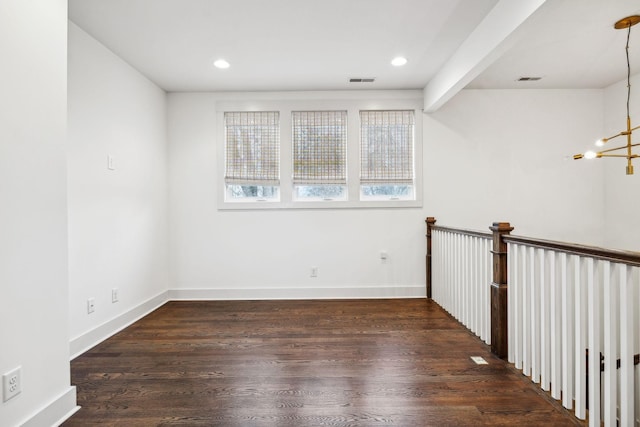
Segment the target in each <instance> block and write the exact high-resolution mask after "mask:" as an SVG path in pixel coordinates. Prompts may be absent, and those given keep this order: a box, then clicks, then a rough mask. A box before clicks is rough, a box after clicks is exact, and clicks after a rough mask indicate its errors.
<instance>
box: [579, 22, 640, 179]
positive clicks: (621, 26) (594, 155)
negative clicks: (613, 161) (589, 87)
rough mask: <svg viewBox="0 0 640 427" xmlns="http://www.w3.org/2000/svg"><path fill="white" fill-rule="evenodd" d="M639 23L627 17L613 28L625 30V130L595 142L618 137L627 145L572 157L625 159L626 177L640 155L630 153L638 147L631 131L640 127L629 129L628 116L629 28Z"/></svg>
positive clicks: (629, 84) (629, 92)
mask: <svg viewBox="0 0 640 427" xmlns="http://www.w3.org/2000/svg"><path fill="white" fill-rule="evenodd" d="M638 22H640V15H632V16H627V17H626V18H622V19H621V20H619V21H618V22H616V23H615V24H614V26H613V28H615V29H616V30H622V29H625V28H626V29H627V45H626V48H625V49H626V53H627V129H626V130H624V131H622V132H620V133H618V134H616V135H613V136H610V137H608V138H602V139H599V140H598V141H596V146H598V147H603V146H604V145H605V144H606V143H607V142H609V141H610V140H612V139H614V138H617V137H619V136H626V137H627V143H626V145H622V146H620V147H615V148H608V149H606V150H601V151H587V152H586V153H584V154H576V155H575V156H573V158H574V160H579V159H583V158H584V159H595V158H601V157H623V158H626V159H627V175H633V164H631V160H632V159H635V158H636V157H640V154H634V153H633V152H632V148H633V147H635V146H638V145H640V143H635V144H634V143H633V142H632V138H631V137H632V135H633V131H634V130H637V129H640V126H636V127H634V128H632V127H631V116H630V114H629V101H630V99H631V65H630V64H629V38H630V36H631V27H633V26H634V25H636V24H637V23H638ZM618 150H624V151H626V153H625V154H622V153H615V152H616V151H618Z"/></svg>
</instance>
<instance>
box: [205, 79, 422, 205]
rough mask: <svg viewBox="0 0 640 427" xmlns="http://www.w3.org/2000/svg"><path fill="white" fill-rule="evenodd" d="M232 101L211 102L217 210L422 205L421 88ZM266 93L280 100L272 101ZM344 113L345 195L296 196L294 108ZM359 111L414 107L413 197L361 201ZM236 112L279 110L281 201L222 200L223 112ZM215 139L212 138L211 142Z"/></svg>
mask: <svg viewBox="0 0 640 427" xmlns="http://www.w3.org/2000/svg"><path fill="white" fill-rule="evenodd" d="M241 95H242V96H237V94H235V96H236V98H235V99H234V94H228V95H227V97H228V98H227V99H222V100H217V102H216V103H215V112H214V114H215V116H216V119H215V120H214V123H215V124H216V130H215V135H216V138H215V141H212V144H216V148H217V149H216V155H217V162H216V163H217V166H218V168H217V172H216V176H217V183H216V184H215V186H216V188H217V190H216V191H217V201H218V203H217V208H218V210H252V209H258V210H263V209H314V210H315V209H359V208H419V207H422V203H423V197H422V192H423V190H422V164H423V155H422V153H423V150H422V145H423V144H422V107H423V100H422V92H421V91H384V92H381V91H371V93H368V92H364V91H362V92H361V91H357V92H356V91H344V92H326V93H322V92H292V93H284V92H283V93H278V94H276V95H274V94H271V93H265V94H258V93H256V94H241ZM270 97H277V98H281V99H278V100H273V99H271V98H270ZM327 110H333V111H347V186H346V195H347V199H346V200H342V199H331V200H323V199H311V200H308V199H296V198H295V197H294V196H295V194H294V185H293V179H292V169H293V166H292V163H293V147H292V116H291V113H292V112H293V111H327ZM361 110H414V120H415V124H414V126H415V128H414V141H413V146H414V153H413V156H414V185H413V190H414V198H413V199H410V200H408V199H400V200H391V199H382V200H378V199H375V200H372V199H366V200H362V198H361V195H360V189H361V185H360V179H359V177H360V111H361ZM230 111H234V112H239V111H278V112H279V113H280V199H279V201H269V202H266V201H258V200H226V198H225V185H224V175H225V139H224V138H225V136H224V135H225V129H224V113H225V112H230ZM216 141H217V142H216Z"/></svg>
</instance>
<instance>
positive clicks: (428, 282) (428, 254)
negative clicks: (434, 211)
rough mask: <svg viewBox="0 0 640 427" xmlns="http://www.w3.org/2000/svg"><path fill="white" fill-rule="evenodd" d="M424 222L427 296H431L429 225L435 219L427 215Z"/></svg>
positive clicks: (430, 225)
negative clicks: (425, 226)
mask: <svg viewBox="0 0 640 427" xmlns="http://www.w3.org/2000/svg"><path fill="white" fill-rule="evenodd" d="M424 222H426V223H427V259H426V266H427V298H431V227H433V225H434V224H435V223H436V219H435V218H434V217H432V216H428V217H427V219H426V220H425V221H424Z"/></svg>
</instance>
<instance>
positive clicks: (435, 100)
mask: <svg viewBox="0 0 640 427" xmlns="http://www.w3.org/2000/svg"><path fill="white" fill-rule="evenodd" d="M545 1H546V0H518V1H513V0H499V1H498V3H497V4H496V5H495V6H494V8H493V9H491V11H490V12H489V13H488V14H487V16H486V17H485V18H484V19H483V20H482V22H481V23H480V24H479V25H478V26H477V27H476V29H475V30H473V32H472V33H471V34H470V35H469V37H467V39H466V40H465V41H464V42H463V43H462V45H460V47H459V48H458V50H456V52H455V53H454V54H453V56H452V57H451V58H450V59H449V61H447V62H446V63H445V65H444V66H443V67H442V68H441V69H440V71H438V73H437V74H436V75H435V76H434V77H433V79H431V81H430V82H429V83H428V84H427V86H425V88H424V112H425V113H432V112H434V111H436V110H438V108H440V107H441V106H442V105H444V104H445V103H446V102H447V101H449V100H450V99H451V98H453V96H455V95H456V94H457V93H458V92H459V91H460V90H462V89H463V88H464V87H465V86H466V85H467V84H469V83H470V82H471V81H472V80H473V79H474V78H476V77H477V76H478V75H479V74H480V73H481V72H482V71H484V70H485V69H486V68H487V67H488V66H489V65H491V64H492V63H493V62H494V61H495V60H496V59H498V58H499V57H500V56H501V55H502V54H503V53H504V52H505V51H506V50H508V49H509V48H510V47H511V46H512V45H513V43H515V41H516V40H515V39H516V37H515V36H514V32H515V31H516V30H517V29H518V27H520V26H521V25H522V24H523V23H524V22H525V21H526V20H527V19H528V18H529V17H530V16H531V15H533V13H534V12H535V11H536V10H538V8H540V6H542V5H543V4H544V3H545Z"/></svg>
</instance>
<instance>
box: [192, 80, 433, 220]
mask: <svg viewBox="0 0 640 427" xmlns="http://www.w3.org/2000/svg"><path fill="white" fill-rule="evenodd" d="M211 99H212V101H214V102H215V103H214V104H212V107H213V108H212V111H215V126H213V125H212V124H211V123H210V124H209V125H208V126H211V127H210V129H215V137H213V138H211V143H212V144H215V149H216V155H215V161H216V166H215V171H214V170H212V173H215V176H216V177H217V179H218V181H217V187H219V189H220V191H217V192H216V193H217V201H218V203H217V207H218V209H220V210H254V209H255V210H264V209H267V210H272V209H273V210H276V209H368V208H385V209H386V208H394V209H395V208H418V207H421V206H422V161H423V155H422V114H421V113H420V108H422V106H423V99H422V92H421V91H398V92H393V96H391V93H387V92H385V93H384V96H383V97H381V96H380V93H379V92H377V91H373V92H370V91H356V92H349V93H343V92H340V93H325V92H317V93H315V92H314V93H311V92H304V93H295V92H292V93H288V92H282V93H280V92H279V93H265V94H262V93H256V94H253V95H248V96H244V95H243V96H238V95H237V94H233V93H229V94H216V96H215V97H212V98H211ZM203 131H204V130H203Z"/></svg>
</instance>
